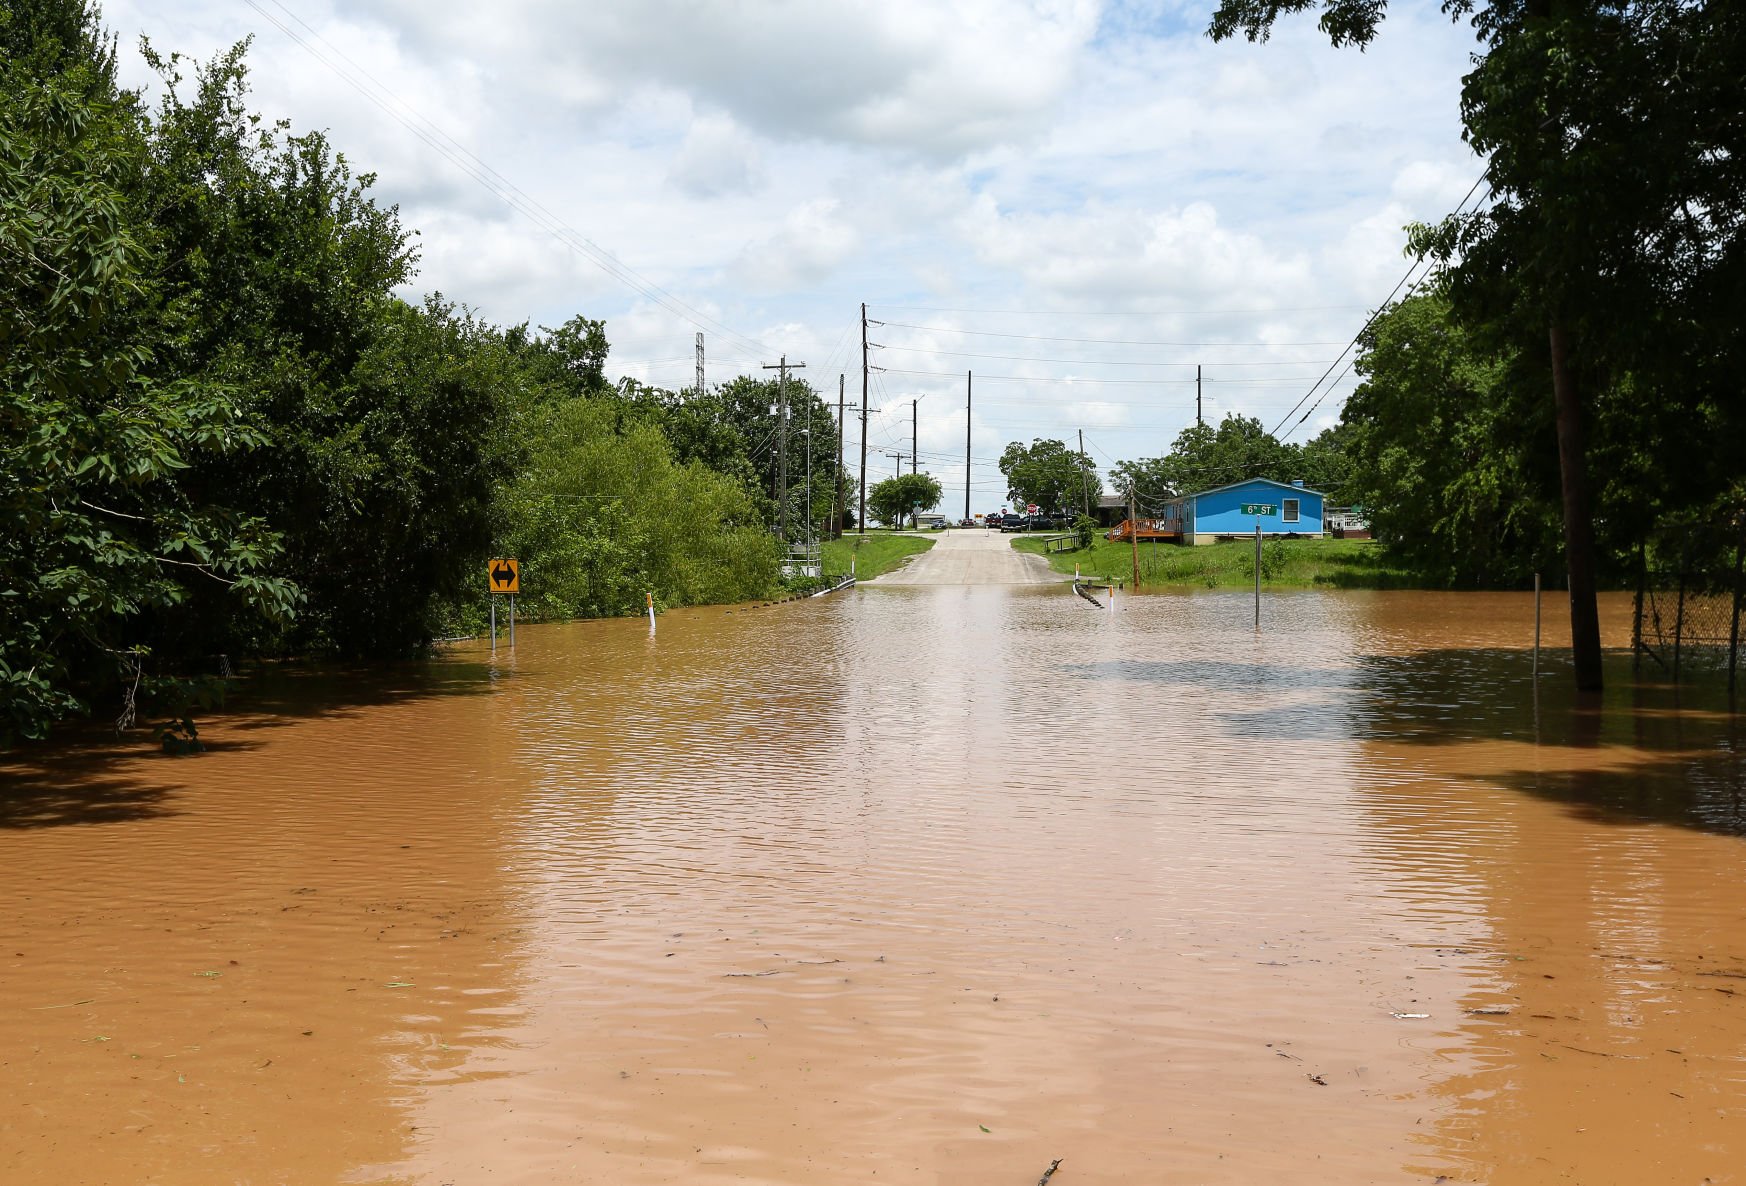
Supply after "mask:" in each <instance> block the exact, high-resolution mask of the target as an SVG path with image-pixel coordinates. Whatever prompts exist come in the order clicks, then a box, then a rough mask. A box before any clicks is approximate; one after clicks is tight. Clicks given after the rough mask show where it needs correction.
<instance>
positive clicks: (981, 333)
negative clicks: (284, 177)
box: [250, 0, 1340, 349]
mask: <svg viewBox="0 0 1746 1186" xmlns="http://www.w3.org/2000/svg"><path fill="white" fill-rule="evenodd" d="M250 3H253V0H250ZM868 324H870V325H883V326H890V327H891V328H892V329H916V330H923V331H925V332H929V333H941V334H965V335H968V336H972V337H978V338H1016V339H1020V340H1023V341H1027V342H1077V343H1081V344H1089V345H1092V346H1236V347H1238V348H1241V349H1272V348H1273V347H1275V346H1338V345H1339V344H1340V343H1339V342H1229V341H1226V342H1161V341H1151V340H1141V339H1134V338H1062V337H1054V336H1049V335H1044V334H1003V333H997V332H996V331H994V330H987V329H959V328H958V327H956V326H951V325H913V324H911V323H910V322H907V321H875V320H873V319H871V318H869V319H868Z"/></svg>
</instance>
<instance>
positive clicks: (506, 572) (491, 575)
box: [485, 557, 521, 593]
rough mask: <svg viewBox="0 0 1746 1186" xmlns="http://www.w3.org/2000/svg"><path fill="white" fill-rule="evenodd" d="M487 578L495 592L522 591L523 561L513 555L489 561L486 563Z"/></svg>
mask: <svg viewBox="0 0 1746 1186" xmlns="http://www.w3.org/2000/svg"><path fill="white" fill-rule="evenodd" d="M485 576H486V579H487V580H489V581H490V582H491V591H492V592H493V593H520V592H521V561H519V560H516V559H513V558H511V557H503V558H501V559H497V560H492V561H489V562H488V563H487V564H486V565H485Z"/></svg>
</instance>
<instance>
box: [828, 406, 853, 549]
mask: <svg viewBox="0 0 1746 1186" xmlns="http://www.w3.org/2000/svg"><path fill="white" fill-rule="evenodd" d="M848 378H849V377H848V376H847V375H844V374H841V373H839V374H838V375H837V471H836V473H835V474H833V475H832V476H831V538H832V539H837V538H839V537H841V536H842V534H843V413H844V412H846V411H847V410H848V409H847V408H846V407H845V406H844V404H843V392H844V390H845V388H844V384H845V383H847V382H848Z"/></svg>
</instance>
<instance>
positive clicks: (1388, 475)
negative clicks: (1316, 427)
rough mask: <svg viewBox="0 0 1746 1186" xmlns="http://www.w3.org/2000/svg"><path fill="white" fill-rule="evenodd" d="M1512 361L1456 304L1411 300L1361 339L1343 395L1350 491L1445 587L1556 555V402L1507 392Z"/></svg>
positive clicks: (1522, 573) (1377, 525)
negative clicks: (1353, 381) (1476, 336)
mask: <svg viewBox="0 0 1746 1186" xmlns="http://www.w3.org/2000/svg"><path fill="white" fill-rule="evenodd" d="M1512 361H1513V360H1512V359H1511V358H1510V357H1507V356H1506V357H1497V356H1494V355H1491V354H1489V353H1487V352H1486V351H1485V350H1483V349H1482V348H1480V347H1479V346H1478V345H1476V344H1475V342H1474V341H1473V336H1472V335H1471V334H1469V333H1467V332H1466V331H1464V330H1462V329H1461V327H1460V326H1459V325H1457V324H1455V323H1454V322H1453V321H1452V320H1451V317H1450V313H1449V306H1448V302H1447V301H1446V300H1444V299H1443V298H1441V297H1439V296H1435V295H1423V296H1415V297H1411V298H1409V299H1408V300H1406V301H1403V302H1401V303H1400V304H1399V305H1396V306H1394V307H1392V308H1389V309H1386V310H1384V311H1383V312H1382V313H1381V314H1380V315H1379V316H1378V317H1377V318H1376V320H1375V321H1374V322H1373V323H1372V325H1371V326H1370V328H1369V329H1367V330H1366V331H1365V333H1364V335H1363V338H1362V339H1361V341H1360V351H1359V356H1358V362H1357V369H1358V372H1359V374H1360V375H1362V376H1363V377H1364V379H1363V382H1361V383H1360V384H1359V385H1358V388H1357V390H1355V391H1354V392H1353V393H1352V397H1351V398H1350V399H1349V400H1348V401H1347V403H1346V408H1345V412H1344V422H1343V424H1342V426H1341V431H1342V433H1344V435H1345V437H1346V455H1347V460H1348V462H1349V466H1350V471H1349V492H1350V496H1351V498H1352V500H1353V501H1354V502H1356V503H1359V504H1361V505H1362V506H1363V507H1364V508H1365V511H1366V513H1367V515H1368V516H1369V520H1370V525H1371V528H1372V530H1373V531H1374V532H1375V533H1376V537H1377V538H1378V539H1379V540H1382V541H1383V542H1385V543H1386V544H1387V545H1388V546H1389V549H1390V551H1391V552H1392V553H1393V554H1395V555H1396V556H1398V557H1400V558H1401V559H1402V560H1403V561H1405V562H1406V563H1407V564H1408V565H1409V566H1410V567H1412V568H1413V569H1415V570H1416V571H1417V572H1419V573H1420V574H1421V575H1422V576H1424V577H1425V578H1427V579H1429V580H1432V581H1435V582H1437V583H1440V584H1449V585H1498V584H1509V583H1516V582H1520V581H1521V580H1523V579H1525V578H1526V577H1528V576H1529V575H1531V574H1532V573H1533V572H1534V571H1535V570H1536V569H1537V568H1539V567H1540V566H1541V565H1542V564H1543V562H1544V560H1545V558H1546V557H1548V556H1550V555H1551V554H1552V550H1553V549H1554V547H1555V540H1556V537H1557V527H1556V524H1557V516H1558V511H1557V507H1558V484H1557V474H1556V472H1555V470H1554V469H1553V467H1552V465H1551V464H1549V462H1550V461H1551V458H1552V456H1553V454H1552V453H1551V452H1550V451H1549V449H1550V446H1551V437H1552V435H1553V433H1554V431H1555V430H1554V427H1553V423H1552V409H1551V407H1550V406H1549V405H1548V404H1547V403H1546V402H1545V401H1543V400H1535V399H1531V398H1520V397H1517V398H1511V397H1510V395H1509V392H1510V387H1509V384H1508V382H1507V378H1508V374H1509V370H1510V367H1511V365H1512Z"/></svg>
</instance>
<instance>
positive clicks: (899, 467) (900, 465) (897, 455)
mask: <svg viewBox="0 0 1746 1186" xmlns="http://www.w3.org/2000/svg"><path fill="white" fill-rule="evenodd" d="M885 456H887V457H895V458H897V476H898V477H900V478H901V477H903V459H904V458H905V457H909V454H908V453H887V454H886V455H885ZM909 460H910V464H911V465H913V464H914V463H915V458H913V457H909Z"/></svg>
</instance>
